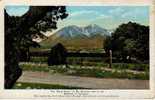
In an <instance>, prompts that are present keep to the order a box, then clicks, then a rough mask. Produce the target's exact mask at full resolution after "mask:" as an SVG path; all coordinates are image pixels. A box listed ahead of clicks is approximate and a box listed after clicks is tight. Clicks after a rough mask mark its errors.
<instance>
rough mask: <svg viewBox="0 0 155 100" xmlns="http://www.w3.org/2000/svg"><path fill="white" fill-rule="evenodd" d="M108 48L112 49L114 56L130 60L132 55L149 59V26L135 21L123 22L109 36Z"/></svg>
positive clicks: (106, 46)
mask: <svg viewBox="0 0 155 100" xmlns="http://www.w3.org/2000/svg"><path fill="white" fill-rule="evenodd" d="M106 43H107V44H105V48H106V49H112V51H113V56H115V57H117V58H118V59H120V58H121V59H122V61H123V62H126V61H127V62H128V61H129V62H130V61H131V57H134V58H137V59H138V60H139V61H141V62H144V61H147V62H148V61H149V27H148V26H144V25H140V24H137V23H133V22H128V23H126V24H121V25H120V26H119V27H118V28H117V29H116V31H115V32H113V33H112V36H111V37H110V38H109V37H108V38H107V40H106Z"/></svg>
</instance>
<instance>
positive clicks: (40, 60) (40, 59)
mask: <svg viewBox="0 0 155 100" xmlns="http://www.w3.org/2000/svg"><path fill="white" fill-rule="evenodd" d="M47 61H48V57H31V58H30V62H35V63H47Z"/></svg>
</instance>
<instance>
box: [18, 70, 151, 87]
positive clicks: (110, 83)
mask: <svg viewBox="0 0 155 100" xmlns="http://www.w3.org/2000/svg"><path fill="white" fill-rule="evenodd" d="M18 82H31V83H45V84H59V85H65V86H74V87H83V88H92V89H149V80H129V79H112V78H110V79H106V78H93V77H80V76H69V75H62V74H50V73H48V72H32V71H24V72H23V75H22V76H21V77H20V78H19V79H18Z"/></svg>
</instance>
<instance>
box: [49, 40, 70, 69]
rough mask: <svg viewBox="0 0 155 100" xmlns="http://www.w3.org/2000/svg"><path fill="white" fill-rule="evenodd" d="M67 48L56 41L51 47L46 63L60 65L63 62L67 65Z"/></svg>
mask: <svg viewBox="0 0 155 100" xmlns="http://www.w3.org/2000/svg"><path fill="white" fill-rule="evenodd" d="M66 57H67V49H66V48H65V47H64V46H63V45H62V44H61V43H58V44H56V45H55V46H53V47H52V48H51V52H50V55H49V57H48V65H49V66H50V65H60V64H65V65H66V66H67V61H66Z"/></svg>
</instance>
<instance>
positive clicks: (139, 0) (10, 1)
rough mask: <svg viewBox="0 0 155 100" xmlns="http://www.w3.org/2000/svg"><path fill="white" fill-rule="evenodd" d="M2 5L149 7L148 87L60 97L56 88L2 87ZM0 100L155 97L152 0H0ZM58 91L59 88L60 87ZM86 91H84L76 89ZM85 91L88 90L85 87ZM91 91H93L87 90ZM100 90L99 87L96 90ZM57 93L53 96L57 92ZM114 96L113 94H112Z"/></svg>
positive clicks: (154, 35)
mask: <svg viewBox="0 0 155 100" xmlns="http://www.w3.org/2000/svg"><path fill="white" fill-rule="evenodd" d="M5 5H71V6H78V5H80V6H84V5H87V6H92V5H96V6H101V5H103V6H108V5H110V6H126V5H128V6H150V89H145V90H136V89H129V90H123V89H121V90H120V89H112V90H106V89H104V90H102V91H103V93H102V94H101V95H103V97H100V96H99V95H100V94H96V97H91V96H90V95H93V94H94V93H93V94H92V93H89V95H88V96H86V97H78V98H77V97H68V96H67V97H63V95H62V93H60V95H62V96H59V97H54V96H53V95H54V93H53V91H55V90H4V89H3V88H4V6H5ZM0 15H1V18H0V26H1V28H0V46H1V48H0V64H1V67H0V73H1V75H0V83H2V84H1V85H0V99H1V98H3V99H5V98H7V99H9V98H10V99H11V98H14V99H17V98H21V99H26V98H27V99H28V98H31V99H34V98H35V99H47V98H53V99H54V98H55V99H79V98H80V99H105V98H106V99H112V98H115V99H127V98H128V99H129V98H130V99H136V98H137V99H144V98H145V99H151V98H152V99H153V98H155V74H154V73H155V63H154V61H155V53H154V50H155V1H154V3H153V0H130V1H126V0H115V1H114V0H94V1H93V0H85V1H82V0H75V1H73V0H72V1H71V0H63V1H62V0H49V1H48V0H5V1H0ZM59 90H60V89H59ZM64 91H75V90H64ZM79 91H85V90H79ZM86 91H88V90H86ZM89 91H93V90H89ZM97 91H100V90H97ZM38 94H39V95H40V96H41V95H44V96H45V95H49V96H52V97H35V95H38ZM58 94H59V93H56V94H55V95H58ZM113 96H114V97H113Z"/></svg>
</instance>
